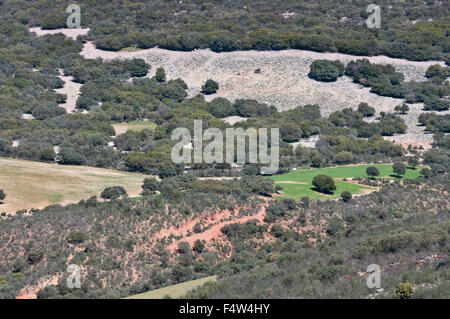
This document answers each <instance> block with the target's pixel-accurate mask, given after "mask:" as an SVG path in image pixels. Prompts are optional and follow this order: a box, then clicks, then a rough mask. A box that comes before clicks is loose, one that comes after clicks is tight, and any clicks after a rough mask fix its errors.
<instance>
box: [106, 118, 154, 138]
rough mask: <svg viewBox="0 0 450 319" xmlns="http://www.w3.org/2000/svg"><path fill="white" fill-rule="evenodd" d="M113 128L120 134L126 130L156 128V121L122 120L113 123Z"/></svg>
mask: <svg viewBox="0 0 450 319" xmlns="http://www.w3.org/2000/svg"><path fill="white" fill-rule="evenodd" d="M113 128H114V130H115V131H116V135H120V134H123V133H125V132H127V131H142V130H145V129H151V130H154V129H155V128H156V123H154V122H149V121H134V122H123V123H118V124H113Z"/></svg>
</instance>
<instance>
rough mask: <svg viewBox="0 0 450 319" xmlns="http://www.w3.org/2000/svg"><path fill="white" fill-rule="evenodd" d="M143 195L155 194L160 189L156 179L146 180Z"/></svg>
mask: <svg viewBox="0 0 450 319" xmlns="http://www.w3.org/2000/svg"><path fill="white" fill-rule="evenodd" d="M142 189H143V190H144V191H143V193H142V194H143V195H148V194H155V192H156V191H157V190H158V189H159V181H158V180H157V179H156V178H154V177H150V178H146V179H144V184H143V185H142Z"/></svg>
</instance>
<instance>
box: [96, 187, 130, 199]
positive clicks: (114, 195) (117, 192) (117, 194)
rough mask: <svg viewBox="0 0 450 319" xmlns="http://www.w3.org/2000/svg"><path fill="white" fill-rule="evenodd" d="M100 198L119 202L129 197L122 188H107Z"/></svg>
mask: <svg viewBox="0 0 450 319" xmlns="http://www.w3.org/2000/svg"><path fill="white" fill-rule="evenodd" d="M100 197H101V198H103V199H109V200H117V199H119V198H121V197H128V194H127V191H126V190H125V188H123V187H122V186H112V187H107V188H105V189H104V190H103V192H102V194H101V195H100Z"/></svg>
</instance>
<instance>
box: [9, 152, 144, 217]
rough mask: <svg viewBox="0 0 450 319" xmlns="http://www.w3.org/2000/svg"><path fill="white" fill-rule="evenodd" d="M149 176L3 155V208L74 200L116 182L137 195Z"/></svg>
mask: <svg viewBox="0 0 450 319" xmlns="http://www.w3.org/2000/svg"><path fill="white" fill-rule="evenodd" d="M145 177H147V176H146V175H143V174H135V173H127V172H121V171H115V170H110V169H101V168H93V167H86V166H65V165H58V164H47V163H39V162H31V161H24V160H16V159H7V158H0V189H3V190H4V191H5V193H6V199H5V200H4V203H3V204H0V212H7V213H14V212H16V211H17V210H19V209H30V208H43V207H45V206H47V205H50V204H69V203H74V202H78V201H80V200H81V199H87V198H89V197H91V196H94V195H97V196H99V195H100V193H101V192H102V191H103V189H104V188H105V187H108V186H116V185H118V186H123V187H124V188H125V189H126V190H127V192H128V194H129V195H130V196H136V195H139V193H140V192H141V191H142V189H141V185H142V182H143V180H144V178H145Z"/></svg>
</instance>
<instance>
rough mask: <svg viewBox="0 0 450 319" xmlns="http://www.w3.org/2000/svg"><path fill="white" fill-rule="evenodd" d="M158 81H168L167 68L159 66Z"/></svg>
mask: <svg viewBox="0 0 450 319" xmlns="http://www.w3.org/2000/svg"><path fill="white" fill-rule="evenodd" d="M155 80H156V82H160V83H162V82H166V70H164V68H158V69H157V70H156V74H155Z"/></svg>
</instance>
